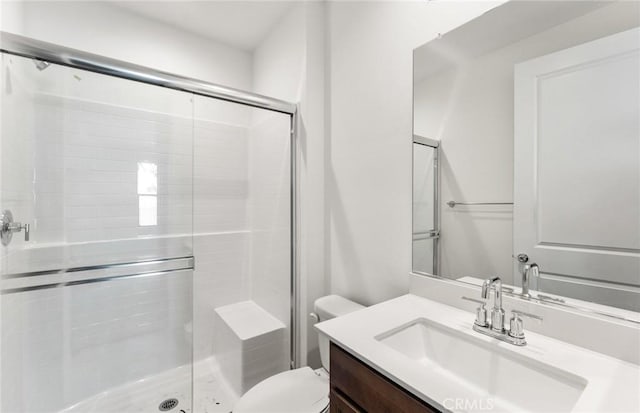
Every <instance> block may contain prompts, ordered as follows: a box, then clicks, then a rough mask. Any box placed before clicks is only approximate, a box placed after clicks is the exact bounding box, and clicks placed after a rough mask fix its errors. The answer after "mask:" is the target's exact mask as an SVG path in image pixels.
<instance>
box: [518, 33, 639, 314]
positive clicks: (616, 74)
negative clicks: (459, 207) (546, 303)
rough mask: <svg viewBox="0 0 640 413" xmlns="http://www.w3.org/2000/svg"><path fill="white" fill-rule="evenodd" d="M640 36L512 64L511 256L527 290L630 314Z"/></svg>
mask: <svg viewBox="0 0 640 413" xmlns="http://www.w3.org/2000/svg"><path fill="white" fill-rule="evenodd" d="M638 39H640V28H636V29H631V30H627V31H623V32H621V33H616V34H613V35H610V36H606V37H603V38H600V39H597V40H594V41H591V42H587V43H584V44H581V45H578V46H575V47H571V48H567V49H564V50H560V51H557V52H554V53H551V54H548V55H544V56H540V57H537V58H535V59H531V60H528V61H525V62H522V63H519V64H517V65H516V66H515V101H514V104H515V106H514V115H515V125H514V126H515V135H514V136H515V139H514V152H515V158H514V161H515V168H514V172H515V180H514V184H515V191H514V200H515V204H516V208H515V210H514V222H513V224H514V245H513V247H514V253H515V254H518V253H525V254H527V256H528V257H529V260H530V262H536V263H537V264H538V265H539V266H540V279H539V280H533V281H534V282H535V283H536V285H537V289H539V290H541V291H551V292H555V293H561V294H563V295H572V296H573V297H576V298H580V299H583V300H587V301H596V300H598V301H600V302H601V303H603V304H610V305H617V306H619V307H622V308H627V309H630V310H634V311H640V139H639V136H640V122H638V113H640V95H639V91H640V44H639V42H638Z"/></svg>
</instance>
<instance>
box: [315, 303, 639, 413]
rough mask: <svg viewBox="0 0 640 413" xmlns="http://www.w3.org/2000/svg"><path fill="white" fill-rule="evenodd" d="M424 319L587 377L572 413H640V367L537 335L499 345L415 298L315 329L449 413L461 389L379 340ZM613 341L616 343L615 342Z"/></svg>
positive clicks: (459, 316) (448, 311)
mask: <svg viewBox="0 0 640 413" xmlns="http://www.w3.org/2000/svg"><path fill="white" fill-rule="evenodd" d="M420 318H426V319H430V320H433V321H435V322H437V323H441V324H444V325H446V326H448V327H450V328H453V329H455V330H457V331H460V332H464V333H466V334H469V335H473V336H474V337H476V338H478V339H479V340H483V341H485V342H488V343H491V344H492V345H495V346H499V347H500V348H502V349H504V350H506V351H509V352H513V353H515V354H519V355H521V356H525V357H530V358H532V359H535V360H537V361H538V362H541V363H545V364H548V365H550V366H554V367H556V368H558V369H562V370H565V371H567V372H569V373H572V374H574V375H576V376H579V377H582V378H584V379H585V380H586V381H587V385H586V387H585V389H584V391H583V393H582V395H581V396H580V398H579V399H578V401H577V403H576V404H575V406H574V407H573V410H572V411H573V412H634V413H637V412H640V366H638V365H635V364H632V363H629V362H625V361H622V360H618V359H615V358H612V357H610V356H606V355H603V354H600V353H596V352H594V351H591V350H587V349H584V348H582V347H578V346H575V345H572V344H568V343H565V342H562V341H558V340H555V339H552V338H549V337H546V336H543V335H540V334H536V333H533V332H526V337H527V342H528V344H527V345H526V346H524V347H518V346H514V345H511V344H508V343H504V342H500V341H498V340H495V339H492V338H490V337H487V336H484V335H482V334H479V333H476V332H475V331H473V330H472V325H473V321H474V315H473V314H471V313H468V312H466V311H463V310H460V309H457V308H454V307H450V306H448V305H444V304H441V303H437V302H435V301H432V300H429V299H426V298H422V297H419V296H416V295H412V294H407V295H404V296H401V297H398V298H395V299H393V300H389V301H385V302H383V303H380V304H377V305H374V306H371V307H367V308H365V309H362V310H359V311H356V312H353V313H350V314H347V315H345V316H342V317H338V318H335V319H333V320H328V321H325V322H322V323H318V324H316V325H315V327H316V328H317V329H318V330H320V331H322V332H323V333H325V334H327V335H328V336H329V337H330V338H331V340H332V341H333V342H334V343H336V344H338V345H339V346H340V347H342V348H344V349H345V350H347V351H348V352H349V353H351V354H353V355H354V356H356V357H357V358H358V359H360V360H361V361H363V362H364V363H366V364H367V365H369V366H371V367H372V368H374V369H375V370H377V371H378V372H380V373H381V374H383V375H384V376H386V377H388V378H389V379H390V380H392V381H394V382H396V383H397V384H399V385H400V386H402V387H404V388H405V389H407V390H408V391H410V392H411V393H413V394H415V395H416V396H417V397H419V398H421V399H422V400H424V401H425V402H427V403H429V404H431V405H433V406H434V407H438V408H440V409H442V410H447V409H445V408H444V405H445V404H446V400H447V399H449V398H451V396H452V394H455V395H456V397H462V396H463V395H460V390H459V388H455V387H454V383H453V382H449V381H447V380H442V377H441V376H435V375H434V374H432V373H431V374H430V371H429V369H427V368H424V366H423V365H421V364H419V363H416V361H415V360H413V359H411V358H409V357H407V356H406V355H404V354H402V353H400V352H398V351H396V350H394V349H392V348H390V347H388V346H387V345H385V344H384V343H382V342H380V341H378V340H376V338H375V337H376V336H378V335H379V334H381V333H385V332H388V331H389V330H392V329H394V328H397V327H399V326H401V325H404V324H407V323H410V322H411V321H414V320H416V319H420ZM525 324H526V322H525ZM525 331H526V325H525ZM585 334H598V332H597V331H591V332H585ZM611 340H616V338H615V337H611ZM514 380H517V377H514ZM531 392H532V393H535V392H536V389H533V388H532V389H531ZM541 397H542V395H541ZM446 405H447V406H449V405H450V404H446ZM458 411H464V410H458Z"/></svg>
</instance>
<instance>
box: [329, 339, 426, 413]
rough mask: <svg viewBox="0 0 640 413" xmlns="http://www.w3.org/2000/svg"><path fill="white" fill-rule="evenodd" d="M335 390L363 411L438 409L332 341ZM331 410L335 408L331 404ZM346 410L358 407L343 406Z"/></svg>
mask: <svg viewBox="0 0 640 413" xmlns="http://www.w3.org/2000/svg"><path fill="white" fill-rule="evenodd" d="M330 372H331V376H330V381H331V390H332V394H333V393H334V392H335V391H338V392H339V393H341V394H344V395H346V396H347V397H348V399H349V400H352V401H353V403H355V404H356V405H357V406H355V407H356V408H358V409H360V410H361V411H365V412H371V413H382V412H389V413H402V412H406V413H422V412H424V413H438V412H439V411H438V410H437V409H435V408H433V407H431V406H430V405H428V404H426V403H425V402H423V401H422V400H420V399H418V398H417V397H415V396H413V395H412V394H411V393H409V392H407V391H406V390H404V389H403V388H401V387H400V386H398V385H396V384H395V383H393V382H392V381H390V380H389V379H387V378H386V377H384V376H382V375H381V374H380V373H378V372H376V371H375V370H373V369H372V368H371V367H369V366H367V365H365V364H364V363H362V362H361V361H359V360H358V359H356V358H355V357H353V356H352V355H350V354H349V353H347V352H346V351H344V350H342V349H341V348H340V347H338V346H336V345H335V344H333V343H331V370H330ZM331 406H332V409H331V413H335V412H337V411H338V410H333V403H332V404H331ZM342 411H345V412H350V411H358V410H342Z"/></svg>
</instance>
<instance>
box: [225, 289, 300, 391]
mask: <svg viewBox="0 0 640 413" xmlns="http://www.w3.org/2000/svg"><path fill="white" fill-rule="evenodd" d="M215 313H216V318H215V328H216V331H215V334H214V337H215V338H214V353H215V356H216V359H217V361H218V363H219V365H220V370H221V372H222V374H223V375H224V377H225V378H226V380H227V381H228V383H229V385H230V386H231V388H232V389H233V390H234V391H235V392H236V393H237V394H238V395H239V396H241V395H243V394H244V393H245V392H246V391H247V390H249V389H250V388H251V387H253V386H254V385H256V384H257V383H259V382H260V381H262V380H263V379H265V378H267V377H270V376H272V375H274V374H276V373H279V372H282V371H285V370H287V369H288V368H289V361H288V357H287V355H288V350H289V346H288V337H287V330H286V326H285V325H284V324H283V323H282V322H281V321H280V320H278V319H277V318H275V317H274V316H272V315H271V314H269V313H268V312H267V311H266V310H264V309H263V308H262V307H260V306H259V305H258V304H256V303H255V302H253V301H242V302H239V303H235V304H230V305H226V306H223V307H218V308H216V309H215Z"/></svg>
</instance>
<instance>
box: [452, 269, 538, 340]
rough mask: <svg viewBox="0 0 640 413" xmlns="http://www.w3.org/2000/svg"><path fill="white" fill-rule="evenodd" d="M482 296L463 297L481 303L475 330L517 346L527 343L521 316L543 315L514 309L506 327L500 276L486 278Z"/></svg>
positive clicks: (477, 310)
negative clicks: (490, 304)
mask: <svg viewBox="0 0 640 413" xmlns="http://www.w3.org/2000/svg"><path fill="white" fill-rule="evenodd" d="M532 265H535V264H532ZM536 267H537V265H536ZM491 290H494V291H495V294H494V298H493V308H492V309H491V315H490V317H489V320H490V322H487V310H486V309H485V307H484V306H485V304H486V301H485V300H487V299H488V298H489V292H490V291H491ZM480 296H481V297H482V300H477V299H475V298H469V297H462V299H463V300H467V301H473V302H474V303H478V304H480V307H478V308H477V309H476V320H475V322H474V323H473V330H474V331H477V332H478V333H481V334H484V335H487V336H489V337H493V338H496V339H498V340H501V341H505V342H507V343H510V344H514V345H516V346H524V345H526V344H527V341H526V340H525V338H524V323H523V321H522V319H521V318H520V316H524V317H529V318H534V319H537V320H542V317H539V316H537V315H534V314H529V313H526V312H524V311H519V310H512V311H511V320H509V329H508V330H507V329H505V328H504V317H505V314H504V309H503V308H502V280H500V277H493V278H489V279H487V280H485V281H484V282H483V283H482V291H481V293H480Z"/></svg>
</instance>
